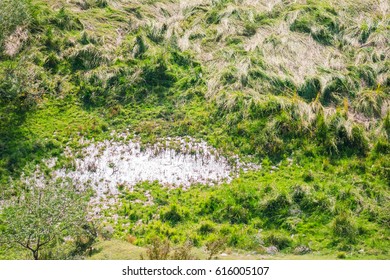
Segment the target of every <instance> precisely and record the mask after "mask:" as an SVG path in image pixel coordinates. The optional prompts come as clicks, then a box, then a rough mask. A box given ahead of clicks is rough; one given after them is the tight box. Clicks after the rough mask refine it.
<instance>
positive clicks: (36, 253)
mask: <svg viewBox="0 0 390 280" xmlns="http://www.w3.org/2000/svg"><path fill="white" fill-rule="evenodd" d="M33 256H34V260H39V252H38V250H35V251H33Z"/></svg>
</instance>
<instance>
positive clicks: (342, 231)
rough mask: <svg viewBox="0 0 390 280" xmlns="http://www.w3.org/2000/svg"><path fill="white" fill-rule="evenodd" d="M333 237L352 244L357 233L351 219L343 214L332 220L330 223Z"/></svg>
mask: <svg viewBox="0 0 390 280" xmlns="http://www.w3.org/2000/svg"><path fill="white" fill-rule="evenodd" d="M332 231H333V235H334V236H335V237H337V238H339V239H341V240H343V241H347V242H354V241H355V240H356V238H357V235H358V231H357V227H356V225H355V223H354V221H353V219H352V217H350V216H348V215H347V214H345V213H343V214H340V215H339V216H337V217H336V218H334V220H333V223H332Z"/></svg>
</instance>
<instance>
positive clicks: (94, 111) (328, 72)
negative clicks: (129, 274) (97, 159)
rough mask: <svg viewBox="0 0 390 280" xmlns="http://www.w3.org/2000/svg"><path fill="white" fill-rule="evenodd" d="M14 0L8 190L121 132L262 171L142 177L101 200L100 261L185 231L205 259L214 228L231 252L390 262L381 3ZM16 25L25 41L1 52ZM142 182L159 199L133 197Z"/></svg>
mask: <svg viewBox="0 0 390 280" xmlns="http://www.w3.org/2000/svg"><path fill="white" fill-rule="evenodd" d="M18 1H19V2H18ZM11 2H12V3H13V4H15V5H16V4H18V5H19V4H20V5H22V8H23V9H20V10H17V12H18V13H16V12H15V9H13V12H14V13H16V14H15V16H13V17H9V18H7V24H6V25H2V26H3V27H0V184H1V186H0V188H1V190H2V191H3V190H9V188H10V187H9V186H10V182H11V181H13V180H16V181H17V180H18V179H19V177H20V175H21V174H22V173H27V174H28V173H29V172H32V171H33V170H34V169H35V166H36V165H37V164H38V165H42V160H43V159H45V158H50V157H59V159H60V161H59V165H61V164H62V165H66V162H65V161H66V160H65V159H64V158H63V152H64V150H65V147H66V146H69V147H70V148H72V149H74V150H77V149H79V148H80V146H81V144H80V142H79V141H80V139H81V138H82V137H84V138H88V139H90V140H92V139H93V140H94V141H101V140H105V139H111V138H112V137H111V136H110V133H111V131H113V130H115V131H119V132H120V131H130V132H131V133H133V132H134V133H135V134H137V135H139V136H140V137H141V140H142V142H144V143H153V142H154V141H156V140H157V139H158V138H161V137H173V136H192V137H195V138H197V139H204V140H206V141H207V142H208V143H209V144H210V145H212V146H214V147H216V148H218V149H219V150H221V151H222V153H223V154H224V155H225V156H227V157H228V158H229V156H232V155H234V154H237V155H239V156H240V157H241V158H242V159H243V160H244V161H248V160H251V161H255V162H257V163H261V164H262V167H263V168H262V169H261V170H258V171H252V172H248V173H243V174H241V175H240V178H237V179H235V180H233V182H231V183H230V184H227V183H224V184H222V185H219V186H215V187H210V186H200V185H195V186H193V187H191V188H190V189H189V190H186V191H184V190H180V189H176V190H170V191H168V190H167V189H164V188H162V186H160V185H159V184H158V183H156V182H143V183H140V184H139V185H137V186H136V187H135V191H134V192H133V193H123V194H122V195H121V198H120V200H121V202H122V206H119V205H117V206H115V207H113V208H111V209H108V210H106V213H105V215H106V217H107V218H108V219H109V217H110V216H112V215H113V214H119V222H118V223H117V224H115V223H114V222H113V221H109V222H112V224H113V225H114V227H115V232H114V237H115V239H113V240H111V241H103V242H100V243H98V244H97V245H96V246H98V250H97V251H98V252H97V253H95V254H94V255H93V256H91V258H97V259H111V258H118V259H127V258H129V259H136V258H138V257H139V254H140V252H144V251H145V246H147V245H148V244H149V243H150V240H152V239H153V238H154V237H155V236H160V237H162V238H169V239H170V240H171V242H172V243H173V244H175V245H179V244H182V243H184V242H185V241H186V239H187V238H189V239H191V241H192V242H193V244H194V246H195V248H194V250H195V251H196V252H197V255H198V256H199V258H204V257H205V255H204V251H203V248H204V246H205V244H206V243H207V242H209V241H210V240H215V239H221V238H226V243H227V246H228V248H230V249H229V250H231V253H229V254H228V256H227V257H226V258H238V259H241V258H244V259H245V258H281V259H289V258H292V259H301V258H302V259H306V258H307V259H311V258H313V259H317V258H318V259H322V258H324V259H334V258H347V259H350V258H351V259H354V258H357V259H359V258H367V259H369V258H373V259H375V258H388V256H389V254H390V252H389V250H390V243H389V242H390V241H389V238H388V236H389V230H390V229H389V218H388V212H389V209H390V206H389V205H390V194H389V189H388V185H389V183H390V175H389V163H388V162H389V151H390V148H389V147H390V144H389V137H390V132H389V131H390V129H389V127H390V125H389V113H388V112H387V111H388V106H389V102H390V99H389V98H390V97H389V88H390V84H389V81H390V78H389V59H388V58H389V50H388V48H387V45H388V44H387V43H388V39H387V38H389V36H388V35H389V30H390V29H389V17H388V15H387V14H386V13H385V12H383V11H380V10H374V9H372V7H373V6H374V5H373V3H374V1H373V0H372V1H371V0H370V1H355V2H353V3H352V2H350V1H340V3H338V5H337V6H336V5H335V3H334V1H321V2H318V1H307V3H306V4H296V3H290V2H288V1H287V2H286V1H284V2H282V3H279V4H277V5H275V6H274V7H272V8H271V10H267V9H266V8H265V6H262V5H261V3H260V4H259V6H258V7H256V8H255V7H252V6H250V5H248V6H245V7H244V6H243V5H242V4H241V3H240V2H239V1H214V2H213V3H212V4H206V5H202V6H201V7H194V6H191V5H190V3H188V5H189V6H188V7H185V8H183V11H181V12H183V14H185V15H186V16H185V17H184V18H183V19H178V23H177V25H175V26H173V25H171V22H176V21H172V18H171V17H172V15H174V14H177V10H172V7H176V8H177V9H182V8H181V6H180V7H179V6H178V5H177V4H178V1H171V2H169V1H148V2H147V3H146V2H142V1H138V2H137V1H135V2H134V3H133V2H132V3H116V2H115V4H113V2H112V1H110V0H108V1H98V2H91V1H87V2H85V3H84V6H80V5H78V4H76V3H73V2H66V1H59V0H50V1H49V0H33V1H31V3H30V2H27V1H20V0H7V3H11ZM260 2H261V1H260ZM265 2H266V1H265ZM156 5H161V6H162V7H163V9H157V8H156ZM11 6H12V5H11ZM11 6H7V8H9V7H11ZM53 7H55V8H53ZM379 8H380V7H378V9H379ZM164 11H165V12H164ZM24 13H27V14H28V15H27V16H26V17H24V16H23V18H26V19H28V20H27V21H23V20H21V15H24ZM350 15H354V16H350ZM358 15H362V16H364V18H365V20H364V21H361V20H360V19H359V18H361V17H359V16H358ZM164 22H165V24H164ZM19 25H23V28H25V29H26V30H27V31H28V39H27V40H25V41H23V42H21V43H20V45H19V46H17V47H16V48H15V53H13V54H10V53H8V54H7V52H6V51H5V46H6V45H7V44H8V46H10V45H11V43H12V44H15V42H17V40H16V39H15V38H16V37H15V36H16V35H17V34H16V35H15V34H14V35H15V36H14V37H12V36H13V32H14V31H15V30H16V27H17V26H19ZM1 28H3V29H1ZM4 28H5V29H4ZM4 30H5V31H4ZM11 35H12V36H11ZM187 39H188V40H187ZM13 40H14V41H13ZM386 110H387V111H386ZM386 112H387V113H386ZM46 172H49V170H46ZM146 189H147V190H150V192H151V194H152V196H153V199H154V202H155V204H154V205H150V206H142V205H138V204H137V205H134V202H133V201H134V200H136V199H141V200H142V199H143V193H144V191H145V190H146ZM155 214H158V216H156V215H155ZM140 219H142V220H143V223H142V224H141V225H140V226H135V223H136V222H137V221H139V220H140ZM129 234H130V235H132V236H134V237H135V238H136V241H135V245H137V246H141V247H137V246H135V245H131V244H129V243H126V242H124V241H123V242H122V241H121V240H124V239H126V236H127V235H129ZM269 246H276V247H278V249H279V250H280V252H279V253H278V254H277V255H276V256H269V255H264V250H265V249H266V248H267V247H269ZM300 246H306V247H308V248H310V250H311V253H309V254H306V255H302V256H300V255H295V254H294V250H295V249H296V248H298V247H300ZM248 252H257V254H251V253H250V254H249V253H248ZM18 254H19V252H18V251H15V252H14V251H12V250H11V251H5V250H2V251H0V257H1V258H24V255H18ZM248 254H249V256H247V255H248ZM221 258H222V257H221Z"/></svg>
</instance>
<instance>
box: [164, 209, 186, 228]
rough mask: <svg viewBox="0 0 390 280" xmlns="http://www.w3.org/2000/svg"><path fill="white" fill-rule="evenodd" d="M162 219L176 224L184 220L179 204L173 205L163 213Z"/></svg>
mask: <svg viewBox="0 0 390 280" xmlns="http://www.w3.org/2000/svg"><path fill="white" fill-rule="evenodd" d="M161 219H162V221H167V222H169V223H171V224H172V225H176V224H177V223H179V222H181V221H182V220H183V216H182V214H181V213H180V212H179V209H178V207H177V205H172V206H171V207H170V209H169V210H168V211H167V212H164V213H162V214H161Z"/></svg>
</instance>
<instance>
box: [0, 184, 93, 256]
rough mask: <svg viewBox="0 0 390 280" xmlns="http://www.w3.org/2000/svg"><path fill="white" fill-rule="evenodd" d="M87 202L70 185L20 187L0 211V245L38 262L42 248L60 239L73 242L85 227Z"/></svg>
mask: <svg viewBox="0 0 390 280" xmlns="http://www.w3.org/2000/svg"><path fill="white" fill-rule="evenodd" d="M87 203H88V201H87V200H86V199H85V197H83V195H81V193H80V192H78V191H77V190H76V188H75V187H74V186H73V185H72V184H69V183H68V184H66V183H65V182H57V183H54V182H51V183H47V182H46V183H44V184H42V183H41V184H39V183H37V182H35V183H33V184H30V185H29V186H22V188H20V190H19V193H18V195H16V196H15V197H13V198H12V199H10V200H8V201H7V202H6V203H5V205H4V208H3V209H2V210H1V216H0V222H2V223H3V226H2V227H0V228H1V229H2V230H1V231H0V240H1V243H3V244H6V245H8V246H11V247H12V246H15V245H17V246H21V247H22V248H24V249H26V250H29V251H30V252H31V253H32V257H33V258H34V259H35V260H38V259H39V257H40V252H41V250H42V248H44V247H49V246H50V245H53V244H54V243H55V242H56V240H59V239H61V238H64V237H71V238H75V237H77V236H78V235H79V234H80V233H81V232H82V226H83V225H85V224H86V222H87V219H86V213H87V209H86V207H87Z"/></svg>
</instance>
